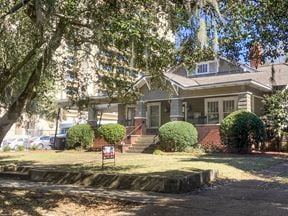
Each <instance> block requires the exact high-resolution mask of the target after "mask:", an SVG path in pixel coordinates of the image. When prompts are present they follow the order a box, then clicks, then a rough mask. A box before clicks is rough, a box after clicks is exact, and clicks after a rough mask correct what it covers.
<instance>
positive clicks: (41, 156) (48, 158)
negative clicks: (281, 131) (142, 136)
mask: <svg viewBox="0 0 288 216" xmlns="http://www.w3.org/2000/svg"><path fill="white" fill-rule="evenodd" d="M284 160H287V158H284V157H281V158H280V157H276V156H268V155H267V156H266V155H257V154H256V155H234V154H202V155H198V156H197V155H193V154H169V155H152V154H131V153H129V154H128V153H126V154H117V156H116V166H114V165H113V160H107V161H106V166H105V169H104V170H101V154H100V153H99V152H83V151H30V152H28V151H24V152H1V153H0V165H8V164H20V165H32V166H41V167H45V168H56V169H65V170H73V171H74V170H75V171H78V170H81V171H83V170H87V171H95V172H99V171H101V172H114V173H115V172H116V173H129V174H132V173H133V174H139V175H147V174H150V175H183V174H187V173H188V174H189V173H191V172H195V171H197V170H206V169H217V170H218V171H219V173H220V178H221V179H230V180H233V179H235V180H236V179H237V180H240V179H241V180H245V179H255V178H256V176H255V175H254V174H255V172H257V171H260V170H262V169H266V168H269V167H271V166H273V165H275V164H278V163H280V162H283V161H284Z"/></svg>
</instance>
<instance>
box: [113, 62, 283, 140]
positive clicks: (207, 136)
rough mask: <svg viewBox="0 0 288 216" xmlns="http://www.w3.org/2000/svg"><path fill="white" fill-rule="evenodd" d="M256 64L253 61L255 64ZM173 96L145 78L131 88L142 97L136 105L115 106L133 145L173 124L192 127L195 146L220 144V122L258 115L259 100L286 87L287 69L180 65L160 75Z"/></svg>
mask: <svg viewBox="0 0 288 216" xmlns="http://www.w3.org/2000/svg"><path fill="white" fill-rule="evenodd" d="M254 63H255V62H254ZM164 77H165V80H166V83H167V85H169V87H170V89H172V91H161V90H159V89H158V88H156V87H155V86H154V85H153V82H151V78H150V77H148V76H143V77H142V78H140V79H139V80H138V81H137V82H136V84H135V87H136V88H139V90H140V91H141V93H142V94H143V96H142V97H141V99H140V100H139V101H138V102H137V103H136V104H118V122H119V123H121V124H124V125H125V126H127V128H128V130H127V131H128V134H129V133H130V134H129V135H132V136H134V138H133V139H132V140H131V142H132V143H133V142H134V141H135V139H137V138H139V137H140V136H142V135H145V134H157V131H158V128H159V127H160V126H161V125H163V124H165V123H167V122H169V121H175V120H184V121H187V122H191V123H193V124H194V125H195V126H196V128H197V130H198V136H199V143H202V144H211V143H215V142H216V143H217V142H220V137H219V123H220V122H221V120H222V119H223V118H225V117H226V116H227V115H228V114H229V113H231V112H233V111H235V110H239V109H243V110H248V111H251V112H254V113H256V114H257V115H259V116H260V115H261V114H262V113H263V103H262V99H263V96H264V95H265V94H269V93H271V92H272V91H273V90H274V89H283V88H285V87H286V85H287V84H288V64H286V63H283V64H274V65H273V66H272V65H265V66H264V65H260V66H257V65H255V64H254V65H253V62H252V65H250V66H248V65H242V64H238V63H233V62H231V61H229V60H227V59H225V58H221V57H220V58H217V59H213V60H211V61H205V62H199V63H198V64H197V65H196V68H195V70H194V71H190V70H187V69H186V68H185V66H184V65H181V66H179V67H177V68H173V69H171V70H169V71H167V72H165V73H164Z"/></svg>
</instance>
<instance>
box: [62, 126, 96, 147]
mask: <svg viewBox="0 0 288 216" xmlns="http://www.w3.org/2000/svg"><path fill="white" fill-rule="evenodd" d="M94 137H95V134H94V130H93V128H92V127H91V125H89V124H80V125H75V126H73V127H71V128H70V129H69V130H68V132H67V136H66V142H67V144H68V147H69V148H74V149H75V148H79V147H81V148H83V149H88V148H90V147H91V144H92V142H93V139H94Z"/></svg>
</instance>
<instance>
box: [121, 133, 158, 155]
mask: <svg viewBox="0 0 288 216" xmlns="http://www.w3.org/2000/svg"><path fill="white" fill-rule="evenodd" d="M154 138H155V135H144V136H141V137H140V138H139V139H138V140H137V141H136V142H135V144H134V145H132V146H131V147H129V149H128V150H127V151H126V152H127V153H152V152H153V151H154V150H155V148H156V145H155V143H153V142H154Z"/></svg>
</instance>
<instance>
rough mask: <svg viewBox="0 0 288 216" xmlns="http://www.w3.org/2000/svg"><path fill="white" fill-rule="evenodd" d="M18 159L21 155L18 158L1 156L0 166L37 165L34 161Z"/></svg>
mask: <svg viewBox="0 0 288 216" xmlns="http://www.w3.org/2000/svg"><path fill="white" fill-rule="evenodd" d="M20 156H21V155H20ZM17 157H19V155H17V156H11V155H5V156H4V155H1V156H0V166H7V165H17V166H32V165H34V163H35V162H34V161H27V160H25V161H22V160H17Z"/></svg>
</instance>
